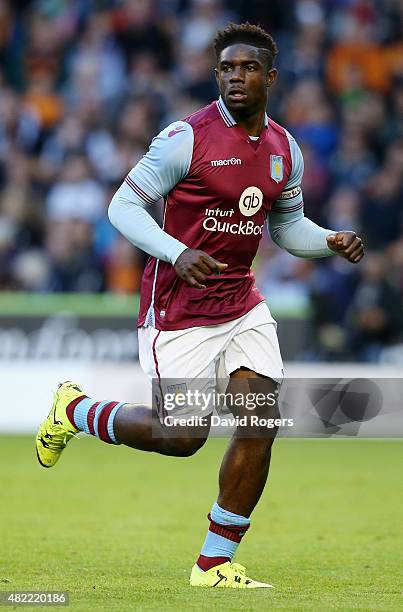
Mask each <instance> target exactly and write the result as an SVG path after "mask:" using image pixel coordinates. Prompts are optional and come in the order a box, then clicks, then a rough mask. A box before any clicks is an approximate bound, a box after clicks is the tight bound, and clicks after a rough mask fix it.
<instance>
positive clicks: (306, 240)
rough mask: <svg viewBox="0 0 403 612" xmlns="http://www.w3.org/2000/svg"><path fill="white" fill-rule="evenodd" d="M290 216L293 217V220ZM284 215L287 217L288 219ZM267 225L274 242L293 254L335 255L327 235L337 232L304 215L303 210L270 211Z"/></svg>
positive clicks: (303, 255)
mask: <svg viewBox="0 0 403 612" xmlns="http://www.w3.org/2000/svg"><path fill="white" fill-rule="evenodd" d="M290 216H292V217H293V218H292V219H291V220H290V219H289V217H290ZM284 217H287V220H285V219H284ZM267 225H268V230H269V233H270V236H271V238H272V240H273V242H275V243H276V244H277V245H278V246H279V247H280V248H282V249H285V250H286V251H288V252H289V253H291V255H295V256H296V257H303V258H305V259H314V258H317V257H328V256H329V255H334V252H333V251H332V250H331V249H329V247H328V246H327V242H326V236H329V235H330V234H334V233H335V232H333V231H332V230H329V229H324V228H323V227H320V226H319V225H316V223H314V222H313V221H311V220H310V219H308V218H307V217H305V216H304V213H303V211H302V210H300V211H299V213H292V215H289V214H287V215H282V214H281V213H274V214H272V213H270V214H269V217H268V220H267Z"/></svg>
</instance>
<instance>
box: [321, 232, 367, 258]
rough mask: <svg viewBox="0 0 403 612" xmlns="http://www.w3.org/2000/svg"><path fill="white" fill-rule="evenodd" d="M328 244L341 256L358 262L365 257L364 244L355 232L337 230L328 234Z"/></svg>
mask: <svg viewBox="0 0 403 612" xmlns="http://www.w3.org/2000/svg"><path fill="white" fill-rule="evenodd" d="M326 240H327V246H328V247H329V249H331V250H332V251H334V252H335V253H336V254H337V255H340V257H344V259H347V261H350V262H351V263H358V262H359V261H361V259H362V258H363V257H364V245H363V244H362V240H361V238H359V237H358V236H357V235H356V233H355V232H337V233H336V234H331V235H330V236H326Z"/></svg>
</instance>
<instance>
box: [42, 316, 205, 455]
mask: <svg viewBox="0 0 403 612" xmlns="http://www.w3.org/2000/svg"><path fill="white" fill-rule="evenodd" d="M188 332H189V330H185V331H183V332H159V331H158V330H155V329H153V328H144V329H140V330H139V348H140V363H141V365H142V368H143V370H144V372H145V373H146V374H147V375H148V377H149V378H150V379H158V380H161V381H162V384H164V383H163V381H164V380H168V379H169V378H172V377H173V376H174V375H175V374H176V373H177V372H180V374H181V376H183V377H188V378H189V379H190V378H192V377H193V378H194V377H197V376H201V377H202V378H203V377H204V378H207V379H208V378H212V373H211V371H210V370H211V368H213V370H214V361H213V360H212V359H211V357H210V349H209V348H208V347H207V348H205V347H204V345H203V338H200V331H197V330H196V331H194V330H191V331H190V333H188ZM207 340H208V338H207ZM204 344H208V342H205V343H204ZM189 353H190V354H192V355H193V358H192V359H189V356H188V355H189ZM195 353H197V354H195ZM195 367H197V371H196V372H195V371H194V368H195ZM160 417H161V414H158V413H157V410H156V409H155V407H154V409H152V408H151V406H139V405H135V404H134V405H133V404H127V403H122V402H117V401H109V400H106V401H98V400H97V399H94V398H90V397H87V396H86V395H85V393H84V391H83V390H82V389H81V387H80V386H79V385H77V384H76V383H73V382H71V381H67V382H66V383H63V384H62V385H60V386H59V389H58V390H57V392H56V395H55V401H54V403H53V406H52V409H51V412H50V413H49V416H48V417H47V419H46V420H45V421H44V422H43V423H42V425H41V427H40V429H39V431H38V434H37V437H36V450H37V456H38V460H39V462H40V464H41V465H42V466H43V467H52V466H53V465H55V463H56V462H57V461H58V459H59V457H60V455H61V453H62V451H63V450H64V448H65V447H66V444H67V443H68V441H69V440H70V439H71V438H72V437H73V436H74V435H75V434H77V432H79V431H83V432H85V433H87V434H90V435H93V436H95V437H97V438H99V439H100V440H102V441H103V442H106V443H109V444H125V445H127V446H130V447H131V448H135V449H139V450H145V451H152V452H158V453H161V454H164V455H171V456H181V457H183V456H189V455H192V454H194V453H195V452H196V451H197V450H198V449H199V448H201V446H202V445H203V444H204V442H205V440H206V439H207V436H208V433H209V426H210V422H209V416H208V413H207V414H206V415H205V417H206V418H205V422H204V423H203V425H200V426H192V427H183V426H170V427H164V426H162V424H161V421H160Z"/></svg>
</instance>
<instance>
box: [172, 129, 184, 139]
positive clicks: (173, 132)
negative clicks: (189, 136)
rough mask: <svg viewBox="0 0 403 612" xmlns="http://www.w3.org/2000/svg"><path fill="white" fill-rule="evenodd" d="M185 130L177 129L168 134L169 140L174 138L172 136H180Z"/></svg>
mask: <svg viewBox="0 0 403 612" xmlns="http://www.w3.org/2000/svg"><path fill="white" fill-rule="evenodd" d="M184 131H185V128H184V127H177V128H175V129H174V130H171V131H170V132H168V138H172V136H175V134H179V133H180V132H184Z"/></svg>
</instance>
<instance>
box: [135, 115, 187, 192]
mask: <svg viewBox="0 0 403 612" xmlns="http://www.w3.org/2000/svg"><path fill="white" fill-rule="evenodd" d="M193 144H194V136H193V128H192V126H191V125H190V124H189V123H186V122H185V121H175V122H174V123H171V124H170V125H168V127H166V128H165V129H164V130H162V132H160V133H159V134H158V136H156V137H155V138H154V139H153V140H152V142H151V144H150V148H149V150H148V151H147V153H146V154H145V155H144V157H142V159H141V160H140V161H139V162H138V164H136V166H135V167H134V168H133V169H132V170H131V171H130V172H129V175H128V179H126V180H127V182H128V184H129V185H131V186H132V188H134V190H136V186H137V187H138V188H139V190H138V193H139V195H141V194H142V193H143V198H144V200H145V202H146V203H149V202H150V201H157V200H159V199H160V198H162V197H164V196H165V195H167V194H168V193H169V192H170V191H171V190H172V189H173V188H174V187H175V185H176V184H177V183H179V182H180V181H181V180H183V179H184V178H185V176H186V175H187V173H188V172H189V168H190V164H191V163H192V156H193ZM133 183H134V185H133Z"/></svg>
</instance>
